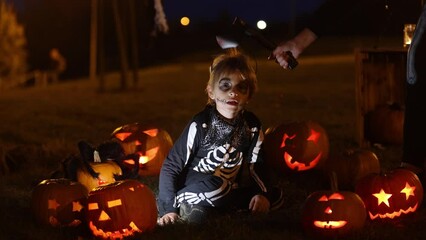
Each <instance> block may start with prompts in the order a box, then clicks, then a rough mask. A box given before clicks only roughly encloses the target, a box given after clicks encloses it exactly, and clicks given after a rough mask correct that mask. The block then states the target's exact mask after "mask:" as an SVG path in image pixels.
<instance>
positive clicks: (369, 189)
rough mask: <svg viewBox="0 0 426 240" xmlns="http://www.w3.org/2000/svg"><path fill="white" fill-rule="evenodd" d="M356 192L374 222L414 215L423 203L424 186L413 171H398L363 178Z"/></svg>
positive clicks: (358, 183) (400, 169) (357, 185)
mask: <svg viewBox="0 0 426 240" xmlns="http://www.w3.org/2000/svg"><path fill="white" fill-rule="evenodd" d="M355 192H356V193H357V194H358V195H359V196H360V197H361V198H362V200H363V201H364V203H365V206H366V208H367V211H368V215H369V216H370V219H371V220H379V219H382V220H387V219H394V218H398V217H402V216H405V215H407V214H411V213H413V212H415V211H417V209H418V208H419V207H420V205H421V203H422V201H423V186H422V184H421V182H420V179H419V178H418V177H417V175H416V174H414V173H413V172H412V171H410V170H407V169H403V168H399V169H393V170H391V171H388V172H382V173H375V174H370V175H368V176H365V177H363V178H361V179H360V180H359V181H358V182H357V184H356V187H355Z"/></svg>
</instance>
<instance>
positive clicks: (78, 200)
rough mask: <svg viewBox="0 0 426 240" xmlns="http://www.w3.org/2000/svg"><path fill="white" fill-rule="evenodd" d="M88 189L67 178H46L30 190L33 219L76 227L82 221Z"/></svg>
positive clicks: (60, 225) (61, 225)
mask: <svg viewBox="0 0 426 240" xmlns="http://www.w3.org/2000/svg"><path fill="white" fill-rule="evenodd" d="M87 195H88V191H87V190H86V188H85V187H84V186H83V185H81V184H80V183H78V182H74V181H71V180H69V179H65V178H61V179H46V180H43V181H41V182H40V183H39V184H38V185H37V186H36V187H35V188H34V189H33V191H32V195H31V209H32V212H33V214H34V217H35V219H36V220H37V221H38V222H39V223H41V224H45V225H50V226H54V227H64V226H67V227H77V226H79V225H80V224H81V223H82V221H84V208H85V207H86V200H87Z"/></svg>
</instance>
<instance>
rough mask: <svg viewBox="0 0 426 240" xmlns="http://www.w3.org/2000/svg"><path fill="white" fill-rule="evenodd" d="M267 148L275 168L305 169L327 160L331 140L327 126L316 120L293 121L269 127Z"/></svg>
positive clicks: (282, 169) (266, 139)
mask: <svg viewBox="0 0 426 240" xmlns="http://www.w3.org/2000/svg"><path fill="white" fill-rule="evenodd" d="M263 149H264V152H265V157H266V159H267V162H268V163H270V164H271V165H272V167H273V168H275V169H279V171H281V172H285V171H289V170H290V171H292V172H301V171H307V170H311V169H314V168H319V167H320V166H321V165H323V164H324V162H325V161H326V159H327V158H328V154H329V140H328V135H327V132H326V131H325V129H324V128H323V127H322V126H321V125H320V124H318V123H317V122H315V121H299V122H290V123H283V124H281V125H279V126H278V127H276V128H274V129H269V130H266V134H265V140H264V142H263Z"/></svg>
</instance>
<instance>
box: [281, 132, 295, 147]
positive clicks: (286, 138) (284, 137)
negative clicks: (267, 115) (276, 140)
mask: <svg viewBox="0 0 426 240" xmlns="http://www.w3.org/2000/svg"><path fill="white" fill-rule="evenodd" d="M295 137H296V134H294V135H293V136H291V137H290V136H288V135H287V133H285V134H284V136H283V141H282V143H281V146H280V148H283V147H285V145H286V141H287V140H288V139H293V138H295Z"/></svg>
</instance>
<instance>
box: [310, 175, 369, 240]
mask: <svg viewBox="0 0 426 240" xmlns="http://www.w3.org/2000/svg"><path fill="white" fill-rule="evenodd" d="M332 176H333V178H332V179H331V190H320V191H315V192H313V193H311V194H310V195H309V196H308V197H307V198H306V200H305V202H304V205H303V206H302V210H303V211H302V223H303V227H304V229H305V230H306V232H307V233H308V234H311V235H313V236H315V238H316V239H319V238H322V237H326V239H329V238H334V237H343V236H347V235H350V234H353V233H355V232H357V231H359V230H361V229H362V228H363V227H364V224H365V220H366V218H367V213H366V210H365V205H364V202H363V201H362V199H361V198H360V197H359V196H358V195H357V194H356V193H354V192H351V191H339V190H338V188H337V177H336V175H335V174H334V173H332Z"/></svg>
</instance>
